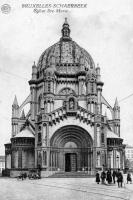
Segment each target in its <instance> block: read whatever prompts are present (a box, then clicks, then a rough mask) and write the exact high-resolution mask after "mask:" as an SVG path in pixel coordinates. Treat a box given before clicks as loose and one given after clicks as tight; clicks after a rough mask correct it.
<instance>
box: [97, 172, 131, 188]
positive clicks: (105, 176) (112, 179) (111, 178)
mask: <svg viewBox="0 0 133 200" xmlns="http://www.w3.org/2000/svg"><path fill="white" fill-rule="evenodd" d="M116 180H117V183H118V187H122V183H123V182H124V178H123V173H122V172H121V171H120V169H118V170H117V171H115V170H114V171H113V173H112V172H111V169H109V170H107V171H104V170H103V171H102V172H101V174H100V173H99V172H98V171H97V172H96V182H97V184H99V183H100V182H101V183H102V184H106V182H107V183H108V184H111V183H114V184H115V183H116ZM128 182H130V183H132V178H131V174H130V173H127V183H128Z"/></svg>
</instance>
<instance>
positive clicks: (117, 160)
mask: <svg viewBox="0 0 133 200" xmlns="http://www.w3.org/2000/svg"><path fill="white" fill-rule="evenodd" d="M116 158H117V163H118V169H119V156H118V155H117V156H116Z"/></svg>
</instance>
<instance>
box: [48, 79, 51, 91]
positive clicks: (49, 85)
mask: <svg viewBox="0 0 133 200" xmlns="http://www.w3.org/2000/svg"><path fill="white" fill-rule="evenodd" d="M50 91H51V84H50V81H49V82H48V92H50Z"/></svg>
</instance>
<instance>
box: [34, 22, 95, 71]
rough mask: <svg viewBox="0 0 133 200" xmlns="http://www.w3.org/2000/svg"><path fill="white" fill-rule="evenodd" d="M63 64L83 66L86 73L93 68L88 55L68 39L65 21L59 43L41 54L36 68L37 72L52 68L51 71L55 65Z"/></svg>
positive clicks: (68, 32)
mask: <svg viewBox="0 0 133 200" xmlns="http://www.w3.org/2000/svg"><path fill="white" fill-rule="evenodd" d="M65 64H70V65H76V66H78V65H80V64H83V65H84V67H85V70H86V71H88V70H89V69H94V68H95V64H94V62H93V59H92V57H91V56H90V54H89V53H88V52H87V51H86V50H85V49H83V48H82V47H80V46H79V45H78V44H77V43H76V42H74V41H73V40H72V39H71V38H70V29H69V24H68V23H67V20H66V19H65V22H64V24H63V28H62V37H61V39H60V41H59V42H57V43H55V44H54V45H52V46H51V47H49V48H48V49H46V50H45V51H44V52H43V53H42V55H41V56H40V58H39V61H38V65H37V67H38V71H40V70H42V69H48V68H49V67H50V68H51V66H53V67H52V68H53V70H54V69H55V70H56V66H57V65H65ZM51 70H52V69H51Z"/></svg>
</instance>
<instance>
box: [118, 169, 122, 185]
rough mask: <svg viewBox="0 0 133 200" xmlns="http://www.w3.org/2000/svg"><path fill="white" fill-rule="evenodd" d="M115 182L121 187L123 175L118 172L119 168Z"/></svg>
mask: <svg viewBox="0 0 133 200" xmlns="http://www.w3.org/2000/svg"><path fill="white" fill-rule="evenodd" d="M117 182H118V187H120V186H121V187H122V182H123V175H122V173H121V172H120V169H118V173H117Z"/></svg>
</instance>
